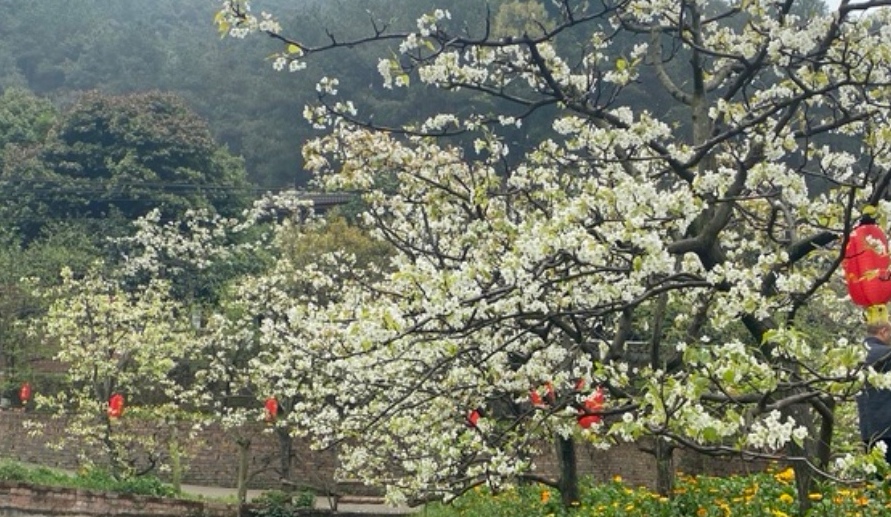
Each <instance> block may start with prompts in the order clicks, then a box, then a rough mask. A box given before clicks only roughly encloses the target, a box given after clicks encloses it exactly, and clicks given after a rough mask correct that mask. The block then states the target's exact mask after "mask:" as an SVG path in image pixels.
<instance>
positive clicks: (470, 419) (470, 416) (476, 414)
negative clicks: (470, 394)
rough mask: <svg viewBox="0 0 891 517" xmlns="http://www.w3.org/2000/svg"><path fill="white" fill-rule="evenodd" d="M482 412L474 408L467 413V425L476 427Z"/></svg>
mask: <svg viewBox="0 0 891 517" xmlns="http://www.w3.org/2000/svg"><path fill="white" fill-rule="evenodd" d="M481 416H482V414H481V413H480V410H479V409H474V410H472V411H470V413H467V426H468V427H476V423H477V422H479V421H480V417H481Z"/></svg>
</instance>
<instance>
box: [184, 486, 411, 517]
mask: <svg viewBox="0 0 891 517" xmlns="http://www.w3.org/2000/svg"><path fill="white" fill-rule="evenodd" d="M181 488H182V491H183V493H184V494H189V495H196V496H202V497H205V498H214V499H226V498H231V500H235V493H236V491H235V489H234V488H226V487H216V486H200V485H187V484H184V485H182V487H181ZM263 492H264V490H253V489H252V490H248V493H247V500H248V501H250V500H252V499H253V498H255V497H257V496H259V495H260V494H262V493H263ZM315 507H316V508H330V505H329V503H328V499H327V498H326V497H316V505H315ZM337 511H338V512H340V513H367V514H373V515H406V514H411V513H415V512H418V511H420V508H408V507H404V506H399V507H393V506H390V505H387V504H383V502H382V501H381V500H379V499H378V498H373V497H343V498H341V500H340V502H339V503H338V504H337Z"/></svg>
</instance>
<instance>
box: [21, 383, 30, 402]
mask: <svg viewBox="0 0 891 517" xmlns="http://www.w3.org/2000/svg"><path fill="white" fill-rule="evenodd" d="M19 400H21V401H22V405H23V406H24V405H25V404H27V403H28V401H29V400H31V384H29V383H27V382H23V383H22V389H20V390H19Z"/></svg>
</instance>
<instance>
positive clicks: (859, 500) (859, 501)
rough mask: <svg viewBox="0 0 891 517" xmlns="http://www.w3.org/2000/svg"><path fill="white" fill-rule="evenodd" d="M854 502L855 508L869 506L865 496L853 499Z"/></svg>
mask: <svg viewBox="0 0 891 517" xmlns="http://www.w3.org/2000/svg"><path fill="white" fill-rule="evenodd" d="M854 502H855V503H856V504H857V506H866V505H868V504H869V498H868V497H866V496H865V495H861V496H860V497H858V498H857V499H855V500H854Z"/></svg>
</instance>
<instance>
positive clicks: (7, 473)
mask: <svg viewBox="0 0 891 517" xmlns="http://www.w3.org/2000/svg"><path fill="white" fill-rule="evenodd" d="M0 480H3V481H21V482H23V483H28V484H32V485H39V486H56V487H68V488H84V489H89V490H100V491H105V492H116V493H123V494H139V495H150V496H156V497H175V496H177V495H179V494H177V492H176V490H174V489H173V487H171V486H170V485H168V484H166V483H164V482H162V481H161V480H160V479H158V478H157V477H154V476H138V477H130V478H124V479H115V478H114V477H113V476H112V475H111V474H109V473H108V472H105V471H102V470H97V469H93V470H87V471H84V472H82V473H78V474H69V473H67V472H63V471H60V470H56V469H50V468H46V467H29V466H26V465H23V464H21V463H16V462H11V461H3V462H0Z"/></svg>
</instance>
